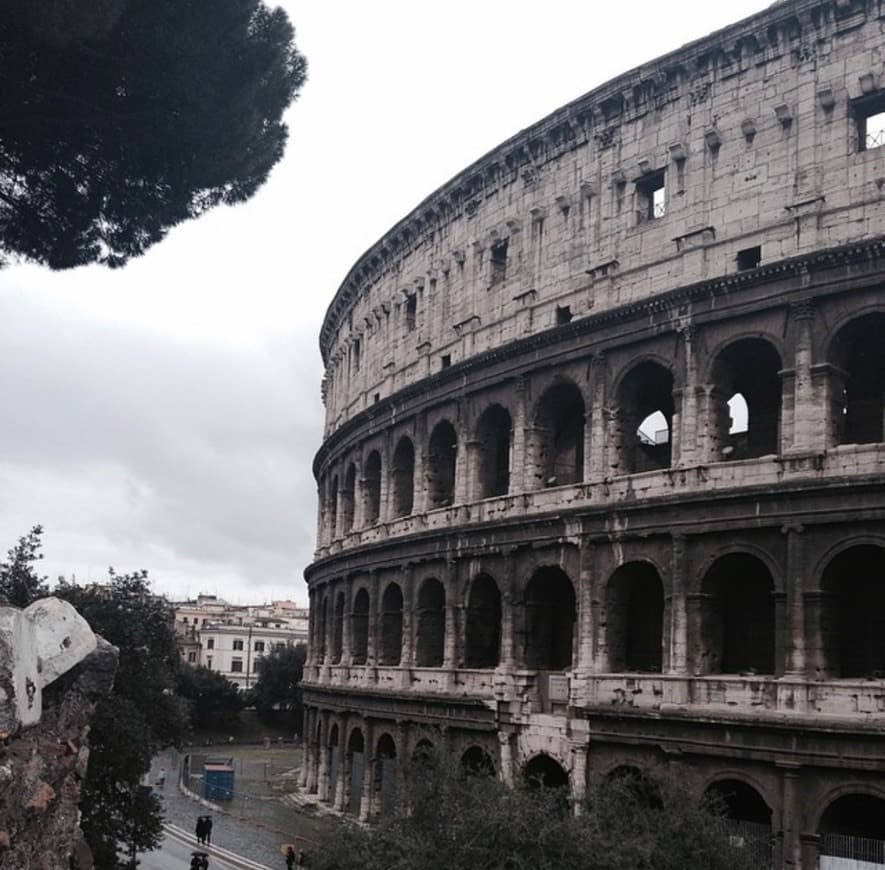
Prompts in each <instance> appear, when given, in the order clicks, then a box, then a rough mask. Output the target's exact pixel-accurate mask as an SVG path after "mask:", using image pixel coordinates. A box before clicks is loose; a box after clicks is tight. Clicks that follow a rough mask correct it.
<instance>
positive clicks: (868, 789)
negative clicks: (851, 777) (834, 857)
mask: <svg viewBox="0 0 885 870" xmlns="http://www.w3.org/2000/svg"><path fill="white" fill-rule="evenodd" d="M852 796H858V797H866V798H872V799H873V800H875V801H881V802H883V803H885V788H883V787H882V786H879V785H876V784H875V783H872V782H847V783H842V784H840V785H837V786H835V787H833V788H831V789H828V790H827V791H826V792H825V793H824V794H823V796H822V797H821V798H820V800H819V801H818V802H817V806H816V807H815V810H814V813H813V814H812V815H811V820H810V821H811V823H810V824H809V826H808V829H809V830H811V831H817V832H820V831H821V829H822V826H823V824H824V819H825V816H826V814H827V810H828V809H829V808H830V807H831V806H832V805H833V804H835V803H838V802H839V801H841V800H842V799H843V798H845V797H852ZM883 818H885V816H883Z"/></svg>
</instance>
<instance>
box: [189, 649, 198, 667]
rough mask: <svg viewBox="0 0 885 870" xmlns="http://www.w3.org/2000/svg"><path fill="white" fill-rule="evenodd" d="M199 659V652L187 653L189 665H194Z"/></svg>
mask: <svg viewBox="0 0 885 870" xmlns="http://www.w3.org/2000/svg"><path fill="white" fill-rule="evenodd" d="M196 660H197V654H196V653H193V652H189V653H188V654H187V662H188V664H189V665H192V664H193V663H194V662H195V661H196Z"/></svg>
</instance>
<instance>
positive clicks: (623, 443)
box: [615, 359, 674, 474]
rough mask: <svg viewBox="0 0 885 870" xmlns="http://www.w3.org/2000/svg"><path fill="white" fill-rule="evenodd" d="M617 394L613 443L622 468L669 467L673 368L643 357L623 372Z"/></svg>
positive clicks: (633, 471) (628, 469)
mask: <svg viewBox="0 0 885 870" xmlns="http://www.w3.org/2000/svg"><path fill="white" fill-rule="evenodd" d="M616 395H617V401H618V424H617V426H618V429H617V432H616V437H615V443H616V444H617V445H618V464H619V466H620V470H621V472H622V473H625V474H634V473H636V472H641V471H653V470H655V469H659V468H669V467H670V464H671V460H672V440H673V439H672V434H673V411H674V402H673V372H672V371H671V370H670V369H669V368H668V367H667V366H665V365H663V364H661V363H660V362H657V361H655V360H653V359H645V360H643V361H642V362H640V363H637V364H636V365H634V366H632V367H631V368H630V369H629V370H628V371H627V372H626V373H625V374H624V375H623V377H622V378H621V381H620V384H619V385H618V387H617V390H616ZM662 424H663V428H660V427H661V425H662ZM652 430H654V431H652Z"/></svg>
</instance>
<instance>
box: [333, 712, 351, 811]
mask: <svg viewBox="0 0 885 870" xmlns="http://www.w3.org/2000/svg"><path fill="white" fill-rule="evenodd" d="M349 767H350V762H349V758H348V755H347V716H342V717H341V721H340V722H339V724H338V778H337V781H336V784H335V795H334V800H333V802H332V806H333V807H334V808H335V809H336V810H337V811H338V812H339V813H343V812H344V808H345V807H346V806H347V798H348V795H349V793H350V770H349Z"/></svg>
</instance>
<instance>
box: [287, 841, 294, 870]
mask: <svg viewBox="0 0 885 870" xmlns="http://www.w3.org/2000/svg"><path fill="white" fill-rule="evenodd" d="M294 867H295V850H294V849H293V848H292V847H291V846H289V848H288V849H286V870H294Z"/></svg>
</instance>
